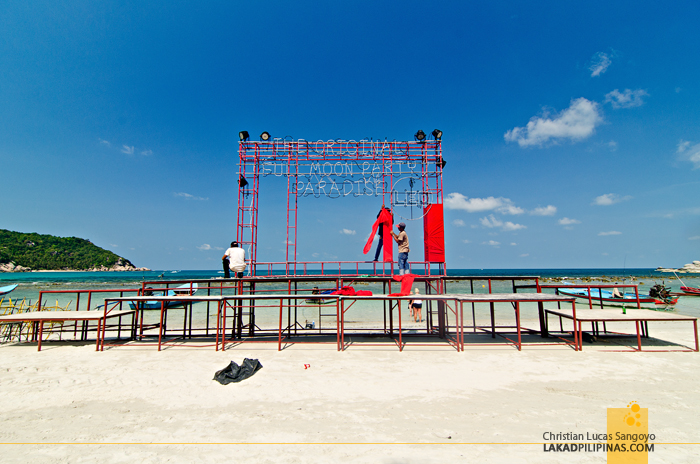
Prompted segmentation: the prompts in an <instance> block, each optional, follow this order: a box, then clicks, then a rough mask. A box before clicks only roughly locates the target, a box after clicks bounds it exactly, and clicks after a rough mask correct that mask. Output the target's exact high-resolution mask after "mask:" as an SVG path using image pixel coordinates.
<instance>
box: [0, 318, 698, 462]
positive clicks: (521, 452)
mask: <svg viewBox="0 0 700 464" xmlns="http://www.w3.org/2000/svg"><path fill="white" fill-rule="evenodd" d="M686 326H688V327H686ZM689 326H690V324H676V325H665V326H662V327H661V328H660V329H656V328H655V327H654V326H653V325H652V324H650V327H651V329H652V335H657V336H660V337H661V338H666V339H673V340H677V341H682V342H684V343H686V344H690V342H691V341H692V340H691V337H692V329H691V328H690V327H689ZM609 347H610V345H608V348H609ZM600 349H601V346H599V345H597V344H594V345H589V344H585V345H584V351H583V352H574V351H572V350H571V349H569V348H566V347H564V346H548V347H525V348H524V350H523V351H522V352H518V351H517V350H515V349H514V348H512V347H480V348H470V347H467V351H466V352H463V353H457V352H456V351H454V350H452V349H450V348H449V347H447V346H445V345H438V346H435V347H419V346H413V347H411V346H410V345H409V346H408V347H407V348H406V349H405V350H404V352H399V351H398V349H397V348H396V346H391V345H387V346H386V347H377V346H371V347H370V346H362V345H360V344H355V345H352V346H351V347H350V348H349V349H348V350H347V351H345V352H337V351H336V350H335V345H334V344H333V345H301V344H297V345H293V346H290V347H288V348H287V349H285V350H283V351H282V352H278V351H276V344H247V345H243V346H239V347H236V348H233V349H230V350H228V351H226V352H223V353H222V352H215V351H214V350H213V348H211V347H207V348H194V347H170V348H168V349H165V350H164V351H162V352H157V351H156V349H155V347H153V346H139V347H117V348H111V349H108V350H106V351H104V352H95V348H94V345H93V344H84V345H83V344H70V343H65V342H63V343H48V344H46V345H45V349H44V350H43V351H42V352H37V351H36V347H35V345H2V346H0V392H2V394H1V395H0V411H2V413H1V414H0V418H1V419H0V421H1V424H0V434H1V437H0V442H2V443H3V444H2V446H1V447H0V453H2V454H1V455H0V456H2V457H1V458H0V460H1V461H2V462H48V463H58V462H70V463H75V462H102V463H122V462H124V463H127V462H128V463H133V462H147V463H148V462H152V463H157V462H158V463H159V462H176V463H180V462H182V463H189V462H217V461H223V460H226V461H228V462H245V463H267V462H270V463H272V462H290V463H307V462H312V463H316V462H318V463H322V462H323V463H325V462H332V461H336V462H366V463H444V462H448V460H452V461H456V462H494V463H500V462H503V463H514V462H544V463H548V462H565V461H568V462H575V463H578V462H581V463H587V462H606V455H605V453H600V452H599V453H575V454H561V453H544V452H543V447H542V445H541V444H539V443H542V442H543V437H542V435H543V433H544V432H546V431H550V432H576V433H586V432H589V433H605V432H606V408H608V407H618V408H621V407H626V406H627V404H628V403H629V402H630V401H637V402H638V403H639V404H640V405H641V406H642V407H647V408H649V417H650V419H649V423H650V425H649V430H650V432H652V433H654V434H655V435H656V437H657V438H656V441H655V442H656V443H689V442H694V443H698V442H700V432H699V431H698V430H699V429H700V427H699V426H700V418H699V417H698V416H699V415H698V408H697V402H698V400H699V399H700V394H699V391H698V390H699V389H700V387H699V385H700V383H699V381H700V374H698V369H697V368H698V360H699V359H700V358H699V357H698V353H611V352H602V351H599V350H600ZM245 357H250V358H257V359H259V360H260V361H261V363H262V364H263V366H264V367H263V369H262V370H260V371H259V372H258V373H257V374H255V375H254V376H253V377H252V378H250V379H247V380H245V381H243V382H242V383H239V384H230V385H227V386H222V385H220V384H218V383H217V382H215V381H213V380H212V377H213V375H214V372H215V371H217V370H219V369H222V368H223V367H225V366H226V365H227V364H228V363H229V361H230V360H235V361H237V362H239V363H240V362H241V361H242V360H243V358H245ZM305 364H308V365H310V367H309V368H307V369H305ZM8 443H24V444H8ZM473 443H491V444H473ZM509 443H523V444H509ZM527 443H530V444H527ZM699 455H700V445H662V444H657V445H656V447H655V451H654V452H653V453H651V455H650V459H649V462H661V463H684V462H688V463H691V462H698V459H700V458H698V456H699Z"/></svg>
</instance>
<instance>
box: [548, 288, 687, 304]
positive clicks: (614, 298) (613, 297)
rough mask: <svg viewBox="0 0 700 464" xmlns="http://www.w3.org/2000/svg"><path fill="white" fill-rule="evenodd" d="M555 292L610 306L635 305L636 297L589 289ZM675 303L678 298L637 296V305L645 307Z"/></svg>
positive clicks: (567, 289)
mask: <svg viewBox="0 0 700 464" xmlns="http://www.w3.org/2000/svg"><path fill="white" fill-rule="evenodd" d="M557 291H558V293H559V294H560V295H566V296H575V297H578V298H584V299H586V300H592V301H596V302H603V303H604V304H607V305H611V306H622V305H624V306H631V305H636V304H637V295H635V294H634V293H617V294H613V292H612V291H611V290H605V289H601V288H591V289H590V293H589V289H588V288H558V289H557ZM677 302H678V298H671V297H670V296H669V297H666V298H663V297H661V296H659V297H652V296H645V295H639V303H640V304H642V305H647V306H648V305H650V304H653V305H655V306H672V305H674V304H676V303H677Z"/></svg>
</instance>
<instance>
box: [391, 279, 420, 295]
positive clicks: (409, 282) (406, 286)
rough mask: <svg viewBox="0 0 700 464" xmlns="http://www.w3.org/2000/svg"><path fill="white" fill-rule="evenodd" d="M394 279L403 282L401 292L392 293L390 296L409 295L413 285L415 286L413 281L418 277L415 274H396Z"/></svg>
mask: <svg viewBox="0 0 700 464" xmlns="http://www.w3.org/2000/svg"><path fill="white" fill-rule="evenodd" d="M393 279H394V280H396V281H399V282H401V292H400V293H390V294H389V296H408V295H410V294H411V287H412V286H413V281H414V280H415V279H416V275H415V274H403V275H395V276H394V277H393Z"/></svg>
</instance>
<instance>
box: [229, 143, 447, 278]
mask: <svg viewBox="0 0 700 464" xmlns="http://www.w3.org/2000/svg"><path fill="white" fill-rule="evenodd" d="M238 155H239V171H238V174H239V180H238V214H237V230H236V239H237V241H238V242H239V243H241V246H243V248H245V249H246V250H247V251H248V258H249V259H250V261H251V263H255V265H254V266H250V269H251V274H252V275H256V271H257V267H258V266H259V265H263V266H264V265H269V267H270V268H271V266H272V264H281V263H279V262H278V263H259V262H258V260H257V238H258V195H259V192H260V178H261V177H265V176H267V175H274V176H277V177H281V176H284V177H286V178H287V211H286V213H287V233H286V252H285V261H284V271H285V275H297V273H298V272H299V271H302V272H303V273H306V265H307V264H312V263H309V262H307V263H301V262H298V261H297V239H298V234H297V224H298V205H299V196H312V195H313V196H316V197H318V196H320V195H325V196H329V197H340V196H350V195H352V196H366V195H371V196H375V197H379V196H380V197H382V203H383V204H384V205H390V206H391V207H392V208H393V207H394V206H395V205H397V204H401V203H403V204H404V205H412V206H422V207H423V208H427V207H429V206H431V205H442V203H443V184H442V170H443V167H444V164H445V163H444V161H443V158H442V141H441V140H440V139H439V138H438V139H432V140H430V139H426V140H423V141H415V142H408V141H401V142H399V141H393V142H389V141H383V142H382V141H372V140H360V141H352V140H350V141H347V140H329V141H318V142H311V141H306V140H303V139H299V140H289V138H285V139H274V140H268V141H260V142H255V141H249V140H241V141H239V144H238ZM405 179H407V180H408V182H409V183H410V186H411V190H410V192H408V191H406V190H404V191H403V192H401V191H400V190H399V189H398V188H397V184H398V183H399V182H400V181H402V180H405ZM417 179H420V190H419V191H416V192H413V184H414V181H415V180H417ZM441 215H442V212H441V211H440V216H441ZM441 219H442V218H441ZM442 248H443V249H444V243H443V244H442ZM421 263H423V264H427V269H428V272H427V273H430V264H431V263H428V262H421ZM313 264H321V263H320V262H316V263H313ZM432 264H438V266H439V270H440V271H439V273H440V274H442V275H444V274H445V272H446V267H445V262H444V257H443V258H442V262H434V261H433V262H432ZM392 268H393V266H392ZM339 273H340V271H339Z"/></svg>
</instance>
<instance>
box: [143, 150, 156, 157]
mask: <svg viewBox="0 0 700 464" xmlns="http://www.w3.org/2000/svg"><path fill="white" fill-rule="evenodd" d="M141 154H142V155H143V156H150V155H152V154H153V150H144V151H142V152H141Z"/></svg>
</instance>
